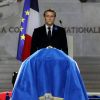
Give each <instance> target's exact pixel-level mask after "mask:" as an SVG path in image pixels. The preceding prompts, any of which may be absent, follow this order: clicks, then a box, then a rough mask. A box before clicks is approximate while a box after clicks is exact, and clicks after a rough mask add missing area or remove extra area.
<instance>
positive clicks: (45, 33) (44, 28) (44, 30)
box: [43, 25, 47, 36]
mask: <svg viewBox="0 0 100 100" xmlns="http://www.w3.org/2000/svg"><path fill="white" fill-rule="evenodd" d="M43 33H44V35H45V36H47V32H46V27H45V25H43Z"/></svg>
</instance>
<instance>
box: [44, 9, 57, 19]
mask: <svg viewBox="0 0 100 100" xmlns="http://www.w3.org/2000/svg"><path fill="white" fill-rule="evenodd" d="M47 12H53V13H54V16H55V17H56V12H55V11H54V10H52V9H47V10H45V11H44V14H43V15H44V16H45V15H46V13H47Z"/></svg>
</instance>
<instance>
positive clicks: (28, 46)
mask: <svg viewBox="0 0 100 100" xmlns="http://www.w3.org/2000/svg"><path fill="white" fill-rule="evenodd" d="M31 40H32V37H31V36H29V35H28V34H26V35H25V43H24V47H23V53H22V61H24V60H25V59H27V58H28V57H29V56H30V49H31Z"/></svg>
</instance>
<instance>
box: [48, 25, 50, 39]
mask: <svg viewBox="0 0 100 100" xmlns="http://www.w3.org/2000/svg"><path fill="white" fill-rule="evenodd" d="M48 38H49V39H50V38H51V28H50V27H48Z"/></svg>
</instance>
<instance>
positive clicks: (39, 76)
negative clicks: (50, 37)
mask: <svg viewBox="0 0 100 100" xmlns="http://www.w3.org/2000/svg"><path fill="white" fill-rule="evenodd" d="M45 93H50V94H51V95H52V96H53V97H58V98H64V99H63V100H88V97H87V94H86V90H85V87H84V84H83V81H82V78H81V75H80V72H79V69H78V66H77V63H76V62H75V61H74V60H73V59H72V58H70V57H69V56H68V55H66V54H65V53H64V52H62V51H60V50H57V49H55V48H49V49H47V48H44V49H41V50H38V51H37V52H35V53H34V54H33V55H32V56H30V57H29V58H28V59H27V60H25V61H24V62H23V63H22V65H21V68H20V70H19V74H18V77H17V80H16V83H15V86H14V89H13V94H12V100H39V97H41V96H43V95H44V94H45Z"/></svg>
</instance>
